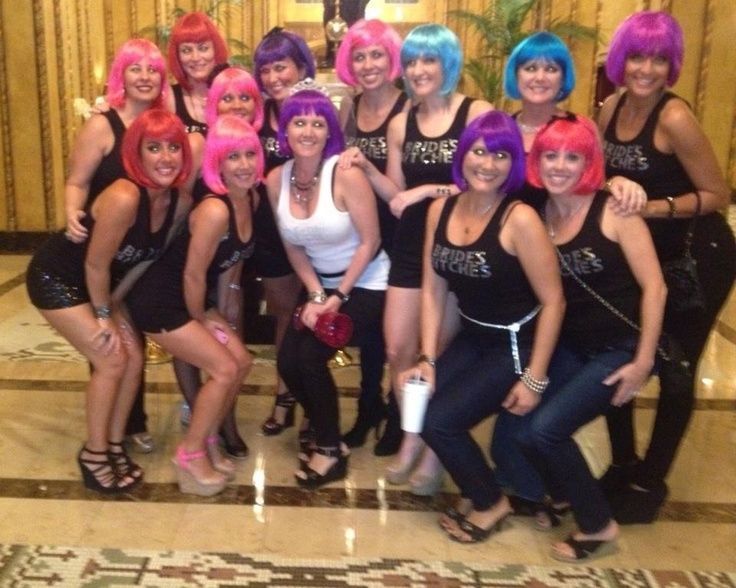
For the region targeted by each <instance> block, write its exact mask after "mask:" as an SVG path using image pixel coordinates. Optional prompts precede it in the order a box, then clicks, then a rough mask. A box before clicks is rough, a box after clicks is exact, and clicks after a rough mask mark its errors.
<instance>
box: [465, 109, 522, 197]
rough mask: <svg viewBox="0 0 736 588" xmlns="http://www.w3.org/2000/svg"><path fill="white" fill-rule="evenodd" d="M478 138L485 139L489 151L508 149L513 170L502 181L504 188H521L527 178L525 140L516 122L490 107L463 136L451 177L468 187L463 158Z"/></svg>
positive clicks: (474, 121) (510, 190) (471, 124)
mask: <svg viewBox="0 0 736 588" xmlns="http://www.w3.org/2000/svg"><path fill="white" fill-rule="evenodd" d="M478 139H483V143H484V144H485V146H486V149H488V151H490V152H494V151H505V152H506V153H508V154H509V155H510V156H511V169H510V170H509V175H508V177H507V178H506V180H505V181H504V183H503V184H501V187H500V189H501V191H502V192H504V193H506V194H508V193H509V192H514V191H515V190H518V189H519V188H521V187H522V186H523V185H524V179H525V177H526V161H525V157H524V143H523V141H522V139H521V133H520V132H519V127H518V125H517V124H516V121H515V120H514V119H513V118H511V117H510V116H509V115H508V114H506V113H504V112H501V111H500V110H491V111H490V112H486V113H485V114H482V115H480V116H479V117H477V118H475V119H474V120H473V121H472V122H471V123H470V124H469V125H468V126H467V127H465V130H464V131H463V133H462V135H460V140H459V141H458V145H457V151H456V152H455V157H454V158H453V161H452V179H453V180H454V181H455V183H456V184H457V186H458V188H460V189H461V190H467V189H468V182H467V180H466V179H465V178H464V177H463V160H464V159H465V155H466V154H467V153H468V151H470V148H471V147H472V146H473V144H474V143H475V142H476V141H477V140H478Z"/></svg>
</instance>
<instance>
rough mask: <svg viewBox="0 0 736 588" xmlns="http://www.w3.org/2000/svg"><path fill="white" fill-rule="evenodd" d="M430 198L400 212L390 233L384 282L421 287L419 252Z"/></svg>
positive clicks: (407, 286)
mask: <svg viewBox="0 0 736 588" xmlns="http://www.w3.org/2000/svg"><path fill="white" fill-rule="evenodd" d="M431 203H432V200H431V199H429V198H426V199H424V200H422V201H421V202H417V203H416V204H412V205H411V206H409V207H408V208H406V210H404V213H403V214H402V215H401V219H399V226H398V227H397V228H396V235H395V236H394V244H393V251H392V255H391V270H390V271H389V274H388V285H389V286H396V287H398V288H421V287H422V255H423V251H424V232H425V226H426V224H427V211H428V210H429V205H430V204H431Z"/></svg>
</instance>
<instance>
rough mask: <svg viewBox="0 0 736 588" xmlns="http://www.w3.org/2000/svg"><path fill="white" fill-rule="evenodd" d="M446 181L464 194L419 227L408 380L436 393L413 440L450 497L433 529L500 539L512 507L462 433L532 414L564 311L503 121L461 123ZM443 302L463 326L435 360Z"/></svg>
mask: <svg viewBox="0 0 736 588" xmlns="http://www.w3.org/2000/svg"><path fill="white" fill-rule="evenodd" d="M453 176H454V178H455V181H456V184H457V185H458V186H459V187H460V188H461V189H462V192H461V193H460V194H459V195H457V196H451V197H449V198H447V199H443V200H438V201H435V202H433V203H432V205H431V206H430V209H429V213H428V217H427V238H426V240H425V245H424V274H423V282H422V318H421V335H422V354H421V355H420V356H419V363H417V365H416V366H415V367H414V368H413V370H411V372H413V373H414V375H415V377H417V376H421V378H422V379H424V380H426V381H427V383H428V384H429V387H430V389H434V393H433V395H432V397H431V399H430V402H429V406H428V407H427V414H426V419H425V423H424V430H423V432H422V438H423V439H424V440H425V441H426V442H427V445H428V446H429V447H430V448H431V449H432V450H433V451H435V452H436V454H437V456H438V457H439V458H440V461H441V462H442V465H443V466H444V467H445V468H446V469H447V471H448V472H449V473H450V475H451V476H452V479H453V480H454V481H455V483H456V484H457V486H458V488H459V489H460V495H461V498H460V501H459V503H458V505H457V506H456V507H455V508H454V509H452V510H450V511H449V512H448V514H447V515H445V516H444V517H443V518H442V519H441V520H440V523H441V525H442V526H443V527H444V528H445V529H446V531H447V532H448V534H449V535H450V538H452V539H454V540H456V541H460V542H462V543H476V542H479V541H484V540H485V539H487V538H488V537H489V536H490V534H491V533H492V532H493V531H494V530H497V529H499V527H500V522H501V521H502V520H503V519H504V518H505V517H506V516H507V515H508V514H510V512H511V505H510V504H509V501H508V500H507V499H506V497H505V496H503V494H502V492H501V489H500V487H499V486H498V484H497V483H496V481H495V478H494V474H493V470H492V469H491V468H490V466H489V465H488V463H487V461H486V460H485V458H484V457H483V454H482V452H481V450H480V448H479V447H478V445H477V444H476V443H475V441H474V440H473V438H472V436H471V434H470V431H471V429H472V428H473V427H474V426H475V425H477V424H478V423H479V422H480V421H481V420H483V419H485V418H486V417H488V416H489V415H491V414H494V413H498V412H501V411H502V410H507V411H509V412H511V413H513V414H517V415H523V414H526V413H528V412H529V411H531V410H533V409H534V407H535V406H536V405H537V404H538V402H539V399H540V395H541V393H542V392H543V391H544V389H545V387H546V385H547V383H548V381H549V380H548V379H547V376H546V374H547V365H548V363H549V359H550V356H551V355H552V351H553V349H554V345H555V342H556V340H557V333H558V331H559V327H560V323H561V322H562V316H563V313H564V308H565V302H564V299H563V297H562V287H561V285H560V276H559V272H558V271H557V267H556V263H555V254H554V250H553V248H552V246H551V244H550V243H549V239H548V238H547V235H546V234H545V231H544V225H543V224H542V222H541V220H540V219H539V216H538V215H537V213H536V212H535V211H534V210H533V209H532V208H531V207H529V206H527V205H525V204H522V203H521V201H519V200H516V199H514V198H513V197H510V196H507V194H508V193H509V192H513V191H514V190H517V189H518V188H520V187H521V185H522V183H523V181H524V151H523V145H522V142H521V136H520V134H519V131H518V129H517V128H516V123H515V122H514V121H513V119H511V117H509V116H508V115H506V114H503V113H500V112H489V113H487V114H484V115H482V116H480V117H479V118H477V119H475V120H474V121H473V122H472V123H470V125H469V126H468V128H467V129H466V130H465V131H464V132H463V134H462V135H461V137H460V141H459V143H458V148H457V152H456V158H455V161H454V163H453ZM449 292H454V293H455V294H456V296H457V300H458V307H459V310H460V316H461V317H462V327H461V329H460V332H459V333H458V334H457V336H456V337H455V338H454V339H453V340H452V342H451V343H450V344H449V345H448V347H447V349H446V350H445V351H444V352H442V353H441V355H440V356H439V359H435V358H437V353H438V349H439V339H440V329H441V326H440V325H441V323H442V320H443V316H442V315H443V313H444V312H445V307H446V299H447V296H448V293H449ZM512 327H513V328H512ZM522 366H525V367H524V368H523V371H522ZM435 370H436V373H435Z"/></svg>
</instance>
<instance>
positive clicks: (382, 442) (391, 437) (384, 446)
mask: <svg viewBox="0 0 736 588" xmlns="http://www.w3.org/2000/svg"><path fill="white" fill-rule="evenodd" d="M403 440H404V431H402V430H401V415H400V414H399V403H398V402H397V401H396V395H395V394H394V392H393V390H391V391H390V392H389V393H388V403H387V404H386V426H385V427H384V429H383V435H381V438H380V439H379V440H378V443H376V446H375V447H374V448H373V455H378V456H385V455H395V454H396V453H398V452H399V449H400V448H401V442H402V441H403Z"/></svg>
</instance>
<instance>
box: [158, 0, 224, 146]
mask: <svg viewBox="0 0 736 588" xmlns="http://www.w3.org/2000/svg"><path fill="white" fill-rule="evenodd" d="M227 57H228V50H227V45H226V44H225V41H224V40H223V38H222V35H220V33H219V32H218V30H217V27H215V25H214V23H213V22H212V21H211V20H210V19H209V17H208V16H207V15H206V14H205V13H203V12H197V11H195V12H188V13H187V14H185V15H184V16H182V17H181V18H179V20H177V21H176V23H175V24H174V26H173V27H172V29H171V36H170V38H169V44H168V63H169V71H171V74H172V75H173V76H174V77H175V78H176V81H177V83H176V84H174V85H173V86H172V87H171V89H172V97H171V98H169V99H168V100H167V103H166V104H167V107H168V108H169V109H170V110H172V111H173V112H176V115H177V116H178V117H179V118H180V119H181V121H182V122H183V123H184V126H185V127H186V129H187V133H201V134H202V135H206V134H207V121H206V117H205V109H206V106H207V90H208V88H209V86H208V81H209V78H210V76H211V74H212V71H213V70H214V68H215V66H217V65H219V64H223V63H226V62H227Z"/></svg>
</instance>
